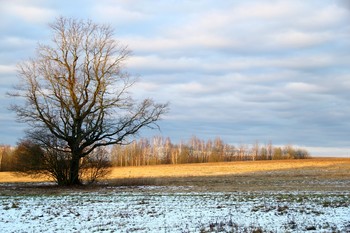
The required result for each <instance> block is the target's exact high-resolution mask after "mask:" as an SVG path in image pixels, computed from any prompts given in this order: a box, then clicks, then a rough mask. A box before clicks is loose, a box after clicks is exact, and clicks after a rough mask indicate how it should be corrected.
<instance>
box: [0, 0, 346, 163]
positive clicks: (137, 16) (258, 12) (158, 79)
mask: <svg viewBox="0 0 350 233" xmlns="http://www.w3.org/2000/svg"><path fill="white" fill-rule="evenodd" d="M59 16H65V17H74V18H82V19H91V20H93V21H94V22H97V23H106V24H110V25H111V26H113V27H114V28H115V37H116V39H118V40H120V41H121V42H122V43H123V44H126V45H129V48H130V49H131V50H132V51H133V56H132V57H131V58H130V59H129V61H128V63H127V69H128V71H129V72H130V73H132V74H134V75H135V76H137V77H138V80H139V81H138V83H137V85H135V86H134V89H133V93H134V96H135V98H139V99H142V98H146V97H152V98H153V99H155V100H156V101H158V102H168V101H169V102H170V108H171V110H170V112H169V113H168V115H166V116H165V117H164V120H163V121H162V122H161V123H160V126H161V131H160V132H159V131H153V132H149V131H147V132H144V133H143V136H151V135H162V136H165V137H168V136H169V137H170V138H171V139H172V140H173V141H175V142H178V141H180V140H188V139H189V138H190V137H191V136H192V135H196V136H197V137H199V138H202V139H208V138H215V137H217V136H220V137H221V138H222V139H223V140H224V141H225V142H227V143H232V144H234V145H239V144H241V143H244V144H250V143H254V142H255V141H259V142H260V143H261V144H263V143H266V142H268V141H270V140H271V141H272V143H273V144H274V145H285V144H293V145H296V146H301V147H304V148H307V149H309V151H310V152H311V153H312V154H315V155H322V154H333V155H347V156H349V154H350V0H307V1H305V0H249V1H248V0H226V1H217V0H148V1H136V0H99V1H93V0H79V1H71V0H61V1H54V0H51V1H50V0H32V1H27V0H11V1H8V0H0V104H1V106H2V108H1V109H0V144H12V145H14V144H16V142H17V141H18V139H19V138H20V137H22V136H23V129H24V127H25V126H24V125H22V124H19V123H17V122H16V120H15V115H14V114H13V113H11V112H10V111H9V110H8V109H7V108H8V106H9V104H10V103H11V102H13V101H17V100H13V99H11V98H8V97H7V96H6V94H5V93H6V92H8V91H10V90H11V88H12V87H13V85H15V84H16V82H17V76H16V64H17V63H18V62H20V61H22V60H25V59H28V58H29V57H32V56H34V55H35V48H36V46H37V43H38V42H42V43H45V42H48V41H49V38H50V31H49V27H48V23H50V22H53V21H54V20H55V19H56V18H57V17H59Z"/></svg>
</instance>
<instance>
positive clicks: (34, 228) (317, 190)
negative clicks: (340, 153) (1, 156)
mask: <svg viewBox="0 0 350 233" xmlns="http://www.w3.org/2000/svg"><path fill="white" fill-rule="evenodd" d="M349 207H350V159H348V158H314V159H308V160H281V161H247V162H230V163H207V164H186V165H159V166H147V167H119V168H113V169H112V172H111V173H110V175H109V176H108V177H107V179H106V180H103V181H101V183H100V184H99V185H95V186H85V187H81V188H74V189H67V188H59V187H57V186H54V185H53V184H52V183H50V182H48V181H47V180H45V179H43V178H36V179H31V178H23V177H19V176H15V175H13V174H11V173H0V216H1V217H0V223H1V225H2V226H3V230H4V231H5V232H44V231H49V232H53V231H55V232H66V231H71V232H101V231H110V232H298V231H299V232H300V231H310V232H350V217H349V216H350V208H349Z"/></svg>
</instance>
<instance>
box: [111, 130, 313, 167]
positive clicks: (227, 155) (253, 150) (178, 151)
mask: <svg viewBox="0 0 350 233" xmlns="http://www.w3.org/2000/svg"><path fill="white" fill-rule="evenodd" d="M309 157H310V155H309V153H308V151H306V150H305V149H300V148H294V147H293V146H291V145H287V146H283V147H280V146H273V145H272V143H271V142H269V143H267V144H263V145H260V144H259V143H258V142H256V143H254V144H253V145H244V144H241V145H239V146H233V145H230V144H227V143H224V142H223V140H221V138H219V137H217V138H215V139H214V140H207V141H205V140H201V139H199V138H197V137H195V136H194V137H192V138H191V139H190V140H189V141H188V142H181V143H178V144H174V143H172V142H171V140H170V138H163V137H154V138H152V139H151V140H149V139H144V138H143V139H140V140H138V141H134V142H133V143H131V144H129V145H116V146H114V147H113V148H112V150H111V162H112V164H113V165H114V166H145V165H157V164H184V163H207V162H230V161H249V160H279V159H306V158H309Z"/></svg>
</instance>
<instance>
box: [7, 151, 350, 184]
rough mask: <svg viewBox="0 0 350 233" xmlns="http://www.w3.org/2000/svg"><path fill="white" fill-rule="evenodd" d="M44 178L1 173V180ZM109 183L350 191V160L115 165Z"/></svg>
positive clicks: (318, 159)
mask: <svg viewBox="0 0 350 233" xmlns="http://www.w3.org/2000/svg"><path fill="white" fill-rule="evenodd" d="M42 181H46V180H45V179H43V178H36V179H33V178H29V177H19V176H15V175H13V174H12V173H7V172H2V173H0V183H5V182H8V183H10V182H11V183H13V182H42ZM106 181H107V182H108V183H109V184H110V185H130V186H132V185H165V186H190V187H192V188H193V189H194V190H196V191H202V190H205V191H269V190H286V191H290V190H299V191H303V190H304V191H310V190H312V191H324V190H326V191H327V190H329V191H337V190H339V191H350V159H348V158H314V159H307V160H280V161H247V162H229V163H206V164H183V165H157V166H143V167H116V168H113V170H112V172H111V173H110V175H109V176H108V177H107V179H106Z"/></svg>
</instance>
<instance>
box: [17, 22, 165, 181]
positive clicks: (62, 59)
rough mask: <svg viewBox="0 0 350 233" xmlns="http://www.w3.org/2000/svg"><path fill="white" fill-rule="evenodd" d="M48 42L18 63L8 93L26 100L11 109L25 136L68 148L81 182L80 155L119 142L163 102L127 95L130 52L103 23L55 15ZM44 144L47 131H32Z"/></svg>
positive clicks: (151, 120)
mask: <svg viewBox="0 0 350 233" xmlns="http://www.w3.org/2000/svg"><path fill="white" fill-rule="evenodd" d="M50 27H51V30H52V32H53V37H52V43H50V44H47V45H45V44H40V45H39V46H38V48H37V56H36V57H35V58H32V59H30V60H28V61H26V62H23V63H21V64H20V65H19V76H20V78H21V84H20V85H19V86H18V87H17V88H16V89H17V92H16V93H11V95H13V96H17V97H22V98H24V99H25V100H26V103H25V104H24V105H14V106H12V109H13V110H14V111H15V112H16V113H17V116H18V118H19V119H20V120H21V121H23V122H26V123H28V124H29V126H30V128H31V129H30V130H29V131H28V135H29V136H30V137H32V136H34V137H36V135H49V137H50V136H53V137H55V138H56V139H57V140H59V141H61V142H62V143H60V145H61V146H60V147H56V148H51V149H54V150H56V151H57V153H58V152H64V153H67V152H68V153H69V154H70V156H69V157H68V158H67V159H68V162H69V181H68V183H67V185H75V184H80V183H81V181H80V178H79V164H80V162H81V159H82V158H83V157H85V156H87V155H89V154H90V153H91V152H92V151H93V150H94V149H96V148H98V147H101V146H107V145H112V144H123V143H127V142H128V141H129V140H130V137H133V136H134V135H135V134H137V133H138V132H139V130H140V129H142V128H144V127H154V126H157V125H156V122H157V121H158V120H159V119H160V117H161V116H162V115H163V114H164V113H165V112H166V111H167V104H157V103H154V102H153V101H152V100H151V99H145V100H143V101H142V102H141V103H136V102H135V101H134V100H132V98H131V96H130V94H129V93H128V90H129V89H130V87H132V85H133V83H134V81H133V80H132V79H131V78H130V76H129V75H128V73H126V72H125V71H124V70H123V65H124V62H125V60H126V59H127V58H128V56H129V55H130V51H129V50H128V48H127V47H126V46H123V45H121V44H120V43H119V42H118V41H116V40H115V39H114V38H113V30H112V29H111V27H109V26H106V25H100V24H95V23H92V22H91V21H80V20H76V19H67V18H63V17H61V18H58V19H57V20H56V21H55V22H54V23H53V24H51V25H50ZM35 139H36V140H37V141H40V142H41V143H42V144H44V145H46V146H48V145H49V142H47V141H46V137H36V138H35Z"/></svg>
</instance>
